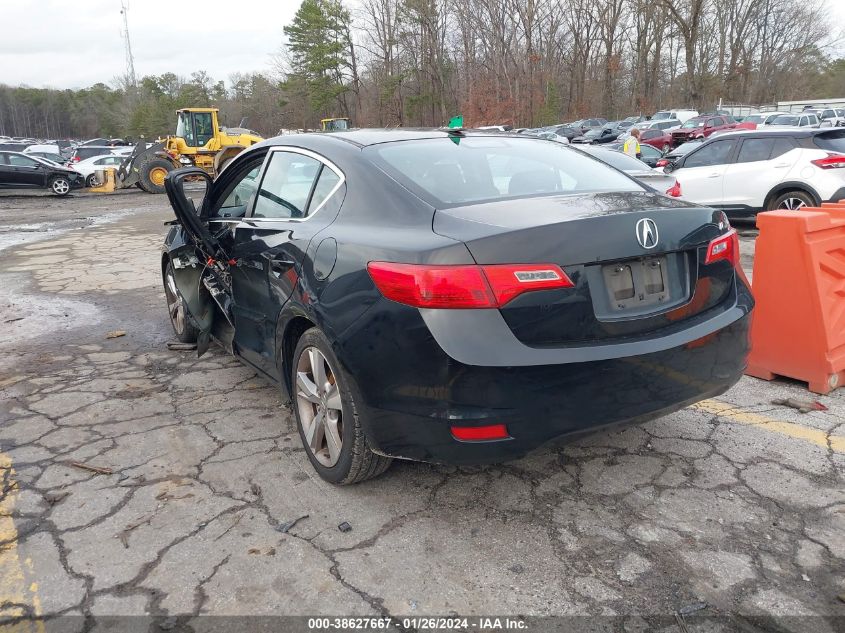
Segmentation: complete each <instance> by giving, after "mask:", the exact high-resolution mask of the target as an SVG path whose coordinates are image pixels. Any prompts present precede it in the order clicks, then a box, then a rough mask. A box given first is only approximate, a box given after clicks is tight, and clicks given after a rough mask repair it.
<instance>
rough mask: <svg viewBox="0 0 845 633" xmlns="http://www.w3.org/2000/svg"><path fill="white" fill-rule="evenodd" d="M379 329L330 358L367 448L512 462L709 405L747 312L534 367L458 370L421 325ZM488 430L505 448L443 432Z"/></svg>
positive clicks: (738, 371)
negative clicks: (641, 349)
mask: <svg viewBox="0 0 845 633" xmlns="http://www.w3.org/2000/svg"><path fill="white" fill-rule="evenodd" d="M378 321H380V322H381V331H380V332H378V338H377V339H373V338H372V334H373V333H372V332H370V333H368V334H361V336H358V335H356V334H354V333H352V334H350V333H347V334H349V336H348V337H346V340H345V342H344V344H343V349H341V350H339V352H340V355H341V358H342V359H343V362H344V364H345V365H347V369H348V370H349V371H350V373H351V374H352V375H354V376H356V378H357V385H356V386H355V388H356V389H357V391H358V392H359V400H360V401H361V402H360V404H361V411H360V413H361V414H362V418H361V419H362V421H363V424H364V427H365V430H366V432H367V435H368V438H369V441H370V443H371V445H372V446H373V447H374V448H375V449H376V450H377V451H378V452H381V453H384V454H386V455H391V456H394V457H401V458H408V459H414V460H422V461H433V462H443V463H452V464H480V463H492V462H501V461H505V460H509V459H514V458H517V457H520V456H522V455H524V454H526V453H528V452H529V451H531V450H533V449H535V448H537V447H539V446H541V445H543V444H545V443H546V442H549V441H551V440H554V439H555V438H559V437H561V436H566V435H571V434H577V433H582V432H585V431H589V430H594V429H597V428H600V427H604V426H610V425H617V424H622V423H632V422H641V421H645V420H648V419H651V418H655V417H658V416H661V415H665V414H667V413H670V412H672V411H675V410H677V409H680V408H683V407H685V406H687V405H689V404H691V403H693V402H697V401H699V400H702V399H705V398H709V397H713V396H715V395H718V394H720V393H723V392H724V391H726V390H727V389H729V388H730V387H731V386H732V385H733V384H734V383H736V382H737V381H738V380H739V378H740V377H741V376H742V373H743V371H744V370H745V366H746V357H747V354H748V350H749V344H748V330H749V326H750V314H749V313H748V312H747V311H745V312H744V314H743V316H741V317H739V318H738V319H736V320H733V321H732V322H731V323H729V324H727V325H724V326H723V327H720V328H718V329H716V330H714V331H711V332H710V333H709V334H707V335H705V336H703V337H701V338H698V339H695V340H692V341H688V342H685V343H683V344H680V345H677V346H674V347H671V348H668V349H659V351H653V352H650V353H641V354H636V355H628V356H624V357H618V358H601V359H599V360H589V361H582V362H567V363H560V364H546V365H533V366H531V365H523V366H478V365H467V364H464V363H461V362H459V361H456V360H455V359H453V358H451V357H450V356H448V355H447V354H446V353H445V352H444V351H443V349H442V348H441V347H440V346H439V345H438V344H437V342H436V341H435V340H433V339H432V336H431V334H430V332H428V328H426V326H425V325H423V324H422V323H419V324H417V325H413V324H409V323H406V324H405V325H404V326H392V325H391V324H390V323H389V322H387V321H385V320H379V319H376V322H378ZM394 327H396V329H397V331H393V329H394ZM399 330H401V331H399ZM361 345H363V346H364V347H363V348H362V347H361ZM489 345H490V346H491V347H492V348H495V347H497V346H499V345H501V341H497V340H490V341H489ZM489 424H505V425H506V427H507V430H508V432H509V434H510V436H511V439H507V440H499V441H490V442H461V441H458V440H456V439H454V438H453V436H452V432H451V427H452V425H457V426H482V425H489Z"/></svg>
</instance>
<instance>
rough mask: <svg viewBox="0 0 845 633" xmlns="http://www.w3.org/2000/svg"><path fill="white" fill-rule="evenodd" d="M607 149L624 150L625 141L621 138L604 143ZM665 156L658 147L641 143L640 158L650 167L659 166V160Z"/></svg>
mask: <svg viewBox="0 0 845 633" xmlns="http://www.w3.org/2000/svg"><path fill="white" fill-rule="evenodd" d="M603 147H606V148H607V149H613V150H616V151H617V152H624V151H625V149H624V147H625V143H624V142H622V141H619V140H616V141H614V142H613V143H608V144H607V145H604V146H603ZM662 156H663V152H661V151H660V150H659V149H657V148H656V147H652V146H651V145H647V144H645V143H640V158H639V160H641V161H642V162H644V163H645V164H646V165H648V166H649V167H657V161H659V160H660V158H661V157H662Z"/></svg>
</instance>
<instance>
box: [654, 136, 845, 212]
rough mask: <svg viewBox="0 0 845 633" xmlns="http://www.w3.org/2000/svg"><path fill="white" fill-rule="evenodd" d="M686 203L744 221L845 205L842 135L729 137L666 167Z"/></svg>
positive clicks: (717, 139) (844, 143)
mask: <svg viewBox="0 0 845 633" xmlns="http://www.w3.org/2000/svg"><path fill="white" fill-rule="evenodd" d="M665 171H666V172H667V173H671V174H672V175H673V176H674V177H675V178H676V179H677V181H678V182H679V183H680V185H681V190H682V191H683V192H684V199H686V200H689V201H691V202H697V203H698V204H704V205H707V206H711V207H716V208H719V209H722V210H724V211H725V212H726V213H727V214H728V215H730V216H735V217H737V216H738V217H743V216H750V215H754V214H755V213H757V212H758V211H770V210H773V209H800V208H802V207H805V206H814V205H818V204H820V203H821V202H838V201H840V200H845V130H843V129H836V128H821V129H813V128H792V129H784V128H780V129H779V128H777V127H774V128H772V127H766V128H763V129H758V130H749V131H739V132H727V133H725V134H721V135H719V136H717V137H713V138H711V139H709V140H708V141H706V142H704V143H702V144H701V147H699V148H697V149H695V150H693V151H691V152H690V153H689V154H686V155H685V156H683V157H681V158H679V159H678V160H677V161H675V162H674V163H671V164H669V165H667V166H666V168H665Z"/></svg>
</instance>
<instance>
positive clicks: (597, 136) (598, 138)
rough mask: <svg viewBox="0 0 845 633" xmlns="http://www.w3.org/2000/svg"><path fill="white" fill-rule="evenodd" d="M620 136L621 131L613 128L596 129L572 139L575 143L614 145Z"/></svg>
mask: <svg viewBox="0 0 845 633" xmlns="http://www.w3.org/2000/svg"><path fill="white" fill-rule="evenodd" d="M618 136H619V130H618V129H617V128H613V127H608V126H604V127H595V128H592V129H591V130H588V131H587V132H585V133H584V134H583V135H582V136H576V137H575V138H574V139H572V142H573V143H586V144H590V143H592V144H601V143H612V142H613V141H615V140H616V138H617V137H618Z"/></svg>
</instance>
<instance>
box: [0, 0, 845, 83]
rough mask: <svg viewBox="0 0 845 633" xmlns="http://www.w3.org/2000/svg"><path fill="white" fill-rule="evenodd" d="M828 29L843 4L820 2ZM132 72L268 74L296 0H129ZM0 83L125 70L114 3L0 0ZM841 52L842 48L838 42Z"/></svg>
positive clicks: (94, 76) (835, 24)
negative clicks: (827, 11) (826, 8)
mask: <svg viewBox="0 0 845 633" xmlns="http://www.w3.org/2000/svg"><path fill="white" fill-rule="evenodd" d="M825 1H826V2H827V4H828V6H829V7H830V13H831V18H832V20H831V22H832V24H831V32H840V31H842V29H843V27H845V0H825ZM128 3H129V14H128V15H129V32H130V35H131V39H132V52H133V53H134V55H135V73H136V74H137V76H138V78H141V77H143V76H144V75H160V74H162V73H165V72H174V73H176V74H178V75H184V76H185V77H187V76H189V75H190V73H191V72H193V71H195V70H205V71H206V72H207V73H208V74H209V75H211V76H212V77H213V78H214V79H218V80H219V79H223V80H227V81H228V78H229V75H231V74H232V73H233V72H238V71H240V72H249V71H268V70H270V69H271V68H272V65H273V55H274V54H275V53H277V52H278V50H279V48H280V46H281V43H282V35H283V33H282V28H283V27H284V26H285V25H286V24H289V23H290V21H291V19H292V18H293V15H294V13H296V10H297V8H298V7H299V4H300V0H199V1H197V2H190V1H187V2H186V1H185V0H128ZM0 15H2V23H0V83H5V84H10V85H13V86H15V85H19V84H26V85H28V86H33V87H38V88H40V87H53V88H80V87H87V86H90V85H92V84H94V83H97V82H98V81H102V82H104V83H107V84H110V83H111V82H112V80H113V79H114V78H115V77H117V76H119V75H122V74H123V72H124V69H125V67H126V66H125V57H124V44H123V39H122V38H121V31H122V29H123V22H122V19H121V16H120V0H0ZM838 48H839V50H840V51H843V52H845V44H843V43H842V42H840V44H839V46H838Z"/></svg>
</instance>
